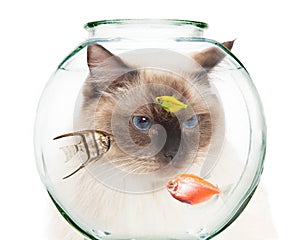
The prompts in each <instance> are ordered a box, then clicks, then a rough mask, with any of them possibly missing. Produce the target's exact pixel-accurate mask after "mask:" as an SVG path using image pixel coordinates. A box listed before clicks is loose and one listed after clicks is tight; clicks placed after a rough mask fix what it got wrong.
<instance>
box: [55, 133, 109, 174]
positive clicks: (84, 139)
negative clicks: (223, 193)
mask: <svg viewBox="0 0 300 240" xmlns="http://www.w3.org/2000/svg"><path fill="white" fill-rule="evenodd" d="M75 136H79V137H80V141H79V143H77V144H73V145H68V146H64V147H61V150H62V151H64V153H65V155H66V158H67V161H69V160H70V159H72V158H73V157H74V155H76V154H77V153H78V152H84V153H85V154H86V155H87V159H86V160H85V161H84V162H83V163H82V164H81V165H80V166H79V167H78V168H77V169H76V170H75V171H73V172H72V173H70V174H68V175H67V176H65V177H63V179H66V178H69V177H71V176H72V175H74V174H75V173H77V172H78V171H79V170H81V169H82V168H84V167H85V166H86V165H88V164H89V163H91V162H93V161H96V160H97V159H99V158H100V157H101V156H102V155H103V154H104V153H106V152H107V151H108V150H109V149H110V147H111V143H112V140H113V138H112V135H111V134H109V133H106V132H103V131H98V130H84V131H78V132H73V133H66V134H63V135H60V136H57V137H55V138H54V139H53V140H57V139H61V138H64V137H75Z"/></svg>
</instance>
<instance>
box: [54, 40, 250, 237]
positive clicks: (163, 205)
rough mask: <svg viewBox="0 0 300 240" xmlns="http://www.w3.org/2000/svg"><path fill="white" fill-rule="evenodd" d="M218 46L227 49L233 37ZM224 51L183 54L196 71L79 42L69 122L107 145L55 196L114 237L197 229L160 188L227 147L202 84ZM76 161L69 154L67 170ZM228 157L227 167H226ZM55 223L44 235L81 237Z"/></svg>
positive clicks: (213, 99) (219, 117)
mask: <svg viewBox="0 0 300 240" xmlns="http://www.w3.org/2000/svg"><path fill="white" fill-rule="evenodd" d="M223 45H224V46H225V47H227V48H228V49H229V50H230V49H231V48H232V46H233V41H229V42H225V43H223ZM224 56H225V54H224V53H223V52H222V51H220V50H219V49H218V48H215V47H210V48H207V49H205V50H202V51H200V52H197V53H193V54H192V55H191V56H190V57H189V58H190V59H191V60H192V61H194V62H195V63H196V65H195V66H196V68H195V67H192V68H191V69H192V70H191V69H188V70H185V71H181V72H180V74H177V73H173V72H170V71H163V70H157V69H153V68H139V67H137V66H132V65H131V64H129V63H127V62H126V59H123V58H121V57H118V56H115V55H114V54H113V53H111V52H109V51H108V50H107V49H105V48H104V47H103V46H101V45H98V44H90V45H89V46H88V47H87V64H88V67H89V75H88V77H87V79H86V81H85V84H84V86H83V89H82V99H81V103H80V109H79V110H78V114H77V117H76V121H75V123H74V126H75V128H76V130H83V129H98V130H101V131H103V132H106V133H109V134H112V136H113V139H114V142H113V143H112V145H111V147H110V149H109V151H108V152H107V153H105V154H104V155H103V157H102V158H101V160H98V161H96V162H95V163H91V164H90V165H88V166H87V167H85V168H84V169H82V170H80V171H79V172H78V173H76V174H74V175H73V176H71V177H70V178H68V179H65V180H64V182H63V184H62V185H61V189H60V190H59V191H58V192H61V193H59V194H60V197H61V198H63V199H67V200H66V202H68V207H69V208H70V209H73V214H74V215H75V216H78V217H79V219H85V220H86V219H88V222H89V223H90V222H92V223H94V224H93V225H94V227H95V229H101V230H103V231H105V232H112V233H114V237H119V238H122V237H125V236H128V235H131V236H135V237H143V236H150V237H153V238H155V237H156V236H164V237H172V236H176V233H178V232H181V231H182V230H184V229H189V228H197V226H198V225H199V223H198V222H197V221H200V220H199V216H197V214H196V213H194V211H193V209H192V208H185V209H183V210H181V212H180V213H178V212H176V210H175V211H174V209H176V204H178V203H177V202H176V201H170V200H169V199H170V196H169V195H168V193H167V191H165V190H164V189H162V186H163V184H164V183H165V180H166V179H167V178H168V177H170V176H174V175H175V174H176V173H181V172H182V171H184V170H187V169H188V171H189V172H192V173H198V172H199V171H200V170H201V169H202V168H203V165H204V164H205V162H206V161H208V159H215V158H217V156H218V154H219V149H221V148H223V151H232V149H230V147H226V146H228V144H227V143H226V139H224V131H225V130H224V126H225V123H224V114H223V109H222V104H221V103H220V102H219V100H218V97H217V96H216V93H215V91H214V90H213V89H212V86H211V84H210V81H211V79H210V73H211V72H213V71H214V69H215V68H216V67H217V66H218V65H219V64H220V63H221V62H222V60H223V58H224ZM159 96H174V97H176V99H178V100H179V101H181V102H185V103H187V104H188V108H187V110H184V111H179V112H176V113H171V112H168V111H165V109H163V108H162V107H161V106H160V105H159V104H157V103H156V102H155V101H154V100H155V99H156V98H157V97H159ZM224 149H225V150H224ZM228 149H230V150H228ZM230 155H231V158H230V161H233V162H234V160H232V159H234V157H232V156H233V155H234V154H232V152H230ZM80 161H81V160H80V159H77V161H75V160H73V159H72V161H70V162H68V167H69V169H70V170H71V169H74V168H75V167H76V166H78V164H80ZM228 161H229V160H228ZM228 161H227V162H226V165H228V166H227V169H229V168H232V167H233V163H231V164H227V163H228ZM107 162H108V163H110V164H109V165H107V164H105V163H107ZM212 165H213V164H212ZM235 167H236V168H238V166H237V165H236V166H235ZM223 170H224V169H222V171H223ZM216 171H217V170H216ZM228 172H229V173H228V175H230V171H229V170H228ZM121 174H123V175H121ZM223 174H224V173H223ZM216 175H222V173H217V174H216ZM159 179H160V180H159ZM215 179H216V180H217V177H216V178H215ZM149 182H150V183H149ZM87 192H88V193H87ZM141 193H142V194H141ZM143 193H144V194H143ZM165 199H168V200H165ZM98 206H99V207H98ZM178 216H180V218H178ZM165 222H167V223H169V224H168V225H165V224H163V223H165ZM170 223H171V224H170ZM86 224H87V223H86ZM58 225H60V226H59V227H56V229H55V230H54V232H55V234H54V235H56V236H53V237H51V238H50V239H66V240H78V239H83V235H82V234H80V233H79V232H77V231H76V230H73V229H70V230H68V231H65V229H66V228H65V227H64V224H63V223H61V224H58ZM58 228H62V230H61V231H60V230H58ZM172 234H173V235H172ZM231 236H233V235H231ZM253 239H254V238H253Z"/></svg>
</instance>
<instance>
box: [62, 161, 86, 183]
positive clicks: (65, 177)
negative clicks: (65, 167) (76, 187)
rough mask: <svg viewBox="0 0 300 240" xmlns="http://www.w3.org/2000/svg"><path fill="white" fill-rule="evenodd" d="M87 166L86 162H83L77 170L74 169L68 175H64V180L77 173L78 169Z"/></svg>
mask: <svg viewBox="0 0 300 240" xmlns="http://www.w3.org/2000/svg"><path fill="white" fill-rule="evenodd" d="M84 167H85V164H81V165H80V166H79V167H78V168H77V169H76V170H75V171H73V172H72V173H70V174H68V175H67V176H64V177H63V180H65V179H67V178H69V177H71V176H73V175H74V174H75V173H77V172H78V171H80V170H81V169H82V168H84Z"/></svg>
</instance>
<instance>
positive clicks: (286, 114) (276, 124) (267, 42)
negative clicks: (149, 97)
mask: <svg viewBox="0 0 300 240" xmlns="http://www.w3.org/2000/svg"><path fill="white" fill-rule="evenodd" d="M298 6H299V5H298V4H297V1H291V0H286V1H247V2H246V1H230V0H228V1H199V0H195V1H189V0H186V1H174V0H173V1H169V0H164V1H162V0H160V1H157V0H153V1H142V0H139V1H138V0H132V1H106V2H104V1H103V2H100V1H88V0H87V1H77V2H76V1H67V0H64V1H58V0H52V1H37V0H28V1H6V2H2V3H1V7H0V18H1V21H0V27H1V28H0V29H1V40H0V43H1V50H0V61H1V62H0V66H1V81H0V84H1V87H0V89H1V94H0V98H1V99H0V107H1V108H0V109H1V140H0V141H1V174H0V189H1V198H0V201H1V204H0V213H1V215H0V216H1V224H2V227H1V229H3V230H2V236H1V238H3V239H11V238H12V239H13V238H21V239H46V238H45V237H44V236H43V227H44V222H45V221H46V217H45V209H46V208H47V205H48V204H49V198H48V196H47V194H46V192H45V190H44V189H43V186H42V184H41V183H40V181H39V177H38V174H37V170H36V167H35V160H34V155H33V144H32V138H33V124H34V118H35V109H36V107H37V103H38V99H39V97H40V95H41V92H42V90H43V87H44V85H45V84H46V81H47V79H48V78H49V76H50V74H51V73H52V72H53V71H54V70H55V68H56V66H57V65H58V63H59V62H60V61H61V60H62V59H63V58H64V57H65V56H66V55H67V54H68V53H69V52H70V51H72V50H73V48H74V47H75V46H76V45H77V44H79V43H80V42H82V41H83V40H85V38H86V36H87V33H86V32H85V30H84V29H82V25H83V24H84V23H86V22H88V21H94V20H100V19H111V18H178V19H191V20H200V21H204V22H208V23H209V24H210V30H208V31H207V32H206V33H205V36H207V37H211V38H214V39H216V40H219V41H225V40H231V39H234V38H237V40H236V43H235V46H234V48H233V52H234V54H235V55H236V56H237V57H238V58H239V59H240V60H241V61H242V62H243V64H244V65H245V66H246V68H247V69H248V71H249V72H250V74H251V76H252V78H253V79H254V82H255V84H256V87H257V89H258V91H259V93H260V95H261V98H262V101H263V104H264V107H265V113H266V118H267V124H268V147H267V156H266V163H265V171H264V174H263V178H262V182H263V183H264V185H265V186H266V188H267V191H268V194H269V198H270V204H271V209H272V214H273V220H274V223H275V226H276V228H277V231H278V234H279V238H278V239H280V240H283V239H298V237H297V235H298V220H297V217H298V216H299V214H300V207H299V202H300V197H299V196H300V195H299V194H298V193H297V190H298V188H299V182H300V181H299V179H298V178H299V169H300V159H299V154H298V149H299V139H298V136H299V134H300V127H299V126H300V125H299V123H300V114H299V102H300V93H299V91H300V90H299V89H300V88H299V81H300V79H299V64H300V61H299V59H298V56H299V55H300V48H299V43H300V34H299V22H300V17H299V11H298V10H299V7H298ZM3 225H4V226H3ZM250 227H251V226H250ZM3 235H4V236H3Z"/></svg>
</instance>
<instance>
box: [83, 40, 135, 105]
mask: <svg viewBox="0 0 300 240" xmlns="http://www.w3.org/2000/svg"><path fill="white" fill-rule="evenodd" d="M87 64H88V67H89V69H90V73H89V75H88V78H87V79H86V81H85V85H84V88H83V95H84V96H85V97H86V99H93V98H98V97H99V96H101V94H102V93H103V92H104V91H106V92H113V91H114V90H115V89H118V88H122V87H123V86H125V85H126V83H127V81H125V80H126V79H127V80H128V79H130V80H131V79H132V78H133V75H134V73H133V69H131V68H130V67H129V66H127V65H126V64H125V63H124V62H123V61H122V60H121V58H119V57H118V56H115V55H114V54H112V53H111V52H110V51H108V50H107V49H105V48H104V47H102V46H101V45H99V44H90V45H89V46H88V47H87Z"/></svg>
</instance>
